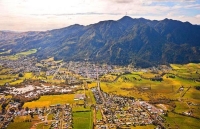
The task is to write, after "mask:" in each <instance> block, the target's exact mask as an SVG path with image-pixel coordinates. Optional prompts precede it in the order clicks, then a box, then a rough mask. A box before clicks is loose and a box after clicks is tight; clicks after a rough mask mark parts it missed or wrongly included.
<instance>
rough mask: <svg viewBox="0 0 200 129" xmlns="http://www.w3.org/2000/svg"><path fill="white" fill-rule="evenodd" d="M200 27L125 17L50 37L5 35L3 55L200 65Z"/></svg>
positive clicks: (0, 46) (1, 36)
mask: <svg viewBox="0 0 200 129" xmlns="http://www.w3.org/2000/svg"><path fill="white" fill-rule="evenodd" d="M199 34H200V26H198V25H192V24H190V23H188V22H180V21H175V20H171V19H164V20H161V21H156V20H154V21H151V20H147V19H144V18H139V19H133V18H131V17H128V16H125V17H123V18H121V19H119V20H117V21H113V20H109V21H101V22H99V23H96V24H91V25H88V26H82V25H78V24H75V25H72V26H69V27H65V28H61V29H56V30H51V31H45V32H24V33H14V32H0V50H1V51H2V50H12V52H11V54H13V53H16V52H20V51H25V50H29V49H33V48H34V49H38V51H37V53H36V54H35V55H36V56H37V57H38V58H47V57H49V56H54V57H55V58H56V59H64V60H85V59H89V60H90V61H95V62H105V63H111V64H118V65H127V64H130V63H133V64H135V65H137V66H140V67H148V66H152V65H158V64H168V63H188V62H200V35H199Z"/></svg>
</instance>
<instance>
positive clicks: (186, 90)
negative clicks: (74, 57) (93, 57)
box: [0, 51, 200, 129]
mask: <svg viewBox="0 0 200 129" xmlns="http://www.w3.org/2000/svg"><path fill="white" fill-rule="evenodd" d="M34 52H36V51H32V52H23V53H25V54H16V55H20V56H17V58H15V59H13V58H9V57H8V58H6V56H2V57H1V58H0V85H1V87H0V90H1V100H0V102H1V111H0V112H1V115H0V126H1V128H8V129H14V128H15V127H16V126H18V127H20V128H31V129H43V128H45V129H49V128H52V129H53V128H59V129H64V128H75V129H79V128H85V129H92V128H96V129H98V128H106V129H110V128H111V129H115V128H131V129H132V128H133V129H134V128H136V129H137V128H139V129H142V128H149V129H153V128H156V127H157V128H181V129H184V128H185V129H187V128H189V127H191V128H193V129H198V128H199V127H200V125H199V123H198V122H199V120H200V117H199V112H200V108H199V105H200V98H199V89H198V87H199V86H200V80H199V78H200V73H199V72H200V71H199V70H200V64H199V63H189V64H170V65H169V66H167V65H159V66H157V67H156V66H155V67H149V68H137V67H134V66H132V65H128V66H117V65H108V64H101V63H92V62H90V61H88V60H85V61H69V62H65V61H63V60H57V61H56V60H54V58H53V57H49V58H47V59H43V60H38V59H37V58H36V57H34V56H32V54H33V53H34ZM183 121H184V122H183Z"/></svg>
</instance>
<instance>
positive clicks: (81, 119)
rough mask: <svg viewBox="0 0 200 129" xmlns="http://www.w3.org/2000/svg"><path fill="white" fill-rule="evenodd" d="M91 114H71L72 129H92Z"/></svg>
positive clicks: (89, 112)
mask: <svg viewBox="0 0 200 129" xmlns="http://www.w3.org/2000/svg"><path fill="white" fill-rule="evenodd" d="M92 118H93V117H92V112H91V111H87V112H73V123H74V124H73V128H74V129H92V127H93V124H92V123H93V121H92V120H93V119H92Z"/></svg>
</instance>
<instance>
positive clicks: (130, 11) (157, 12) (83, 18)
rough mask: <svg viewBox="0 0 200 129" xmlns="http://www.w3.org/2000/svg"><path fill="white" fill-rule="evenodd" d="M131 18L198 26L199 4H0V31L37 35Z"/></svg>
mask: <svg viewBox="0 0 200 129" xmlns="http://www.w3.org/2000/svg"><path fill="white" fill-rule="evenodd" d="M126 14H127V15H128V16H130V17H132V18H140V17H143V18H146V19H151V20H162V19H165V18H169V19H175V20H180V21H183V22H185V21H188V22H190V23H192V24H199V25H200V0H0V30H13V31H38V30H51V29H55V28H62V27H66V26H69V25H72V24H82V25H88V24H93V23H97V22H99V21H102V20H118V19H120V18H121V17H123V16H124V15H126Z"/></svg>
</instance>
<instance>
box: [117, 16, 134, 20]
mask: <svg viewBox="0 0 200 129" xmlns="http://www.w3.org/2000/svg"><path fill="white" fill-rule="evenodd" d="M120 20H133V18H131V17H130V16H123V17H122V18H121V19H119V21H120Z"/></svg>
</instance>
